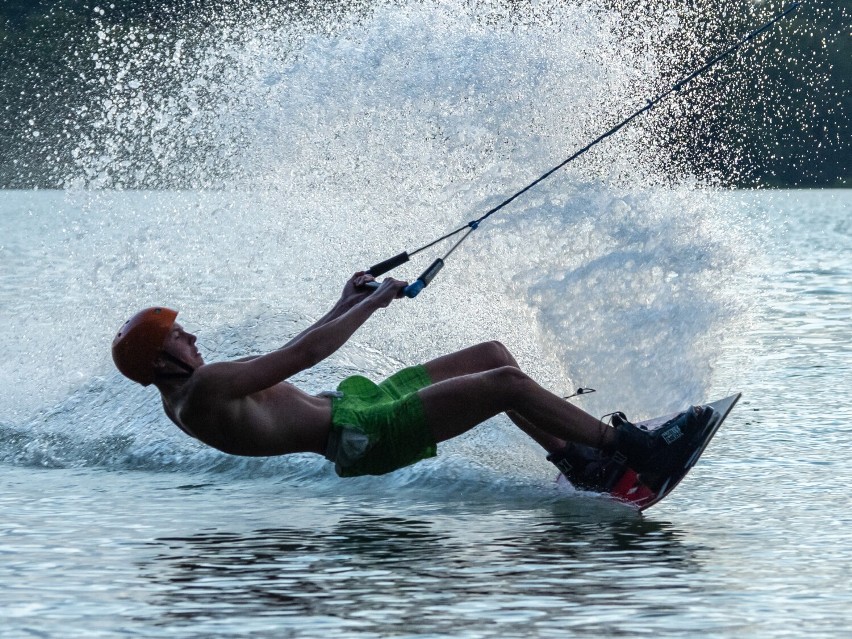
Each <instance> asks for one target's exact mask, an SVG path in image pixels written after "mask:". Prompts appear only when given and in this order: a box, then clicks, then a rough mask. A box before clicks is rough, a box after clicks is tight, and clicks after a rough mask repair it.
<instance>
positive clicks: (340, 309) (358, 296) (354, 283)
mask: <svg viewBox="0 0 852 639" xmlns="http://www.w3.org/2000/svg"><path fill="white" fill-rule="evenodd" d="M374 281H375V278H374V277H373V276H372V275H367V274H366V273H364V271H359V272H357V273H355V274H354V275H353V276H352V277H351V278H349V281H348V282H346V286H344V287H343V293H341V295H340V299H338V300H337V302H335V304H334V306H333V307H332V308H331V310H330V311H329V312H328V313H326V314H325V315H323V316H322V317H321V318H319V319H318V320H317V321H316V322H314V323H313V324H311V325H310V326H309V327H308V328H306V329H305V330H303V331H302V332H301V333H299V334H298V335H296V336H295V337H293V338H292V339H290V340H289V341H288V342H287V343H286V344H284V347H286V346H289V345H290V344H292V343H293V342H295V341H296V340H298V339H299V338H301V337H302V336H303V335H304V334H305V333H308V332H310V331H312V330H314V329H315V328H317V327H319V326H322V325H323V324H326V323H327V322H330V321H331V320H333V319H337V318H338V317H340V316H341V315H342V314H343V313H345V312H346V311H348V310H349V309H350V308H352V307H353V306H355V304H357V303H358V302H360V301H361V300H363V299H364V298H365V297H367V296H368V295H370V294H371V293H372V292H373V290H372V289H369V288H365V287H364V284H366V283H367V282H374ZM282 348H283V347H282ZM258 357H261V356H260V355H248V356H246V357H240V358H239V359H233V360H230V361H232V362H250V361H252V360H255V359H257V358H258Z"/></svg>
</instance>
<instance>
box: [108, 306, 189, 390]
mask: <svg viewBox="0 0 852 639" xmlns="http://www.w3.org/2000/svg"><path fill="white" fill-rule="evenodd" d="M176 317H177V311H173V310H172V309H170V308H163V307H159V306H155V307H152V308H146V309H145V310H144V311H139V312H138V313H136V315H134V316H133V317H131V318H130V319H129V320H127V321H126V322H125V323H124V326H122V327H121V330H119V331H118V335H116V336H115V339H114V340H113V341H112V361H114V362H115V365H116V367H117V368H118V370H119V371H121V373H122V374H123V375H124V376H125V377H129V378H130V379H132V380H133V381H134V382H138V383H140V384H142V385H143V386H148V385H149V384H151V383H152V382H153V381H154V378H155V377H156V375H155V373H154V362H155V361H156V360H157V356H158V355H159V354H160V351H161V350H162V348H163V343H164V342H165V341H166V337H168V335H169V331H170V330H171V329H172V326H173V325H174V323H175V318H176Z"/></svg>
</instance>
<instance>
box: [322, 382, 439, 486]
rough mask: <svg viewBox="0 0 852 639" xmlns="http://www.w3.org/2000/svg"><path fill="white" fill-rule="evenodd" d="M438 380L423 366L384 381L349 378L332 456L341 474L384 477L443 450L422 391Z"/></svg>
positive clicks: (336, 409)
mask: <svg viewBox="0 0 852 639" xmlns="http://www.w3.org/2000/svg"><path fill="white" fill-rule="evenodd" d="M431 383H432V379H431V378H430V377H429V373H428V372H427V371H426V368H425V367H423V366H412V367H410V368H404V369H403V370H401V371H399V372H398V373H396V374H395V375H392V376H391V377H389V378H388V379H386V380H385V381H383V382H382V383H380V384H375V383H373V382H371V381H370V380H369V379H367V378H366V377H362V376H361V375H353V376H352V377H347V378H346V379H344V380H343V381H342V382H341V383H340V385H339V386H338V387H337V393H336V394H335V395H336V396H335V397H333V398H332V400H331V401H332V405H331V406H332V408H331V432H330V434H329V438H328V448H327V450H326V454H325V456H326V458H327V459H328V460H330V461H333V462H334V470H335V471H336V472H337V474H338V475H340V476H341V477H356V476H358V475H384V474H385V473H389V472H392V471H394V470H397V469H399V468H403V467H404V466H408V465H410V464H413V463H415V462H418V461H420V460H422V459H428V458H429V457H434V456H435V455H436V454H437V446H436V444H435V438H434V437H433V436H432V433H431V432H430V430H429V428H428V426H427V425H426V415H425V412H424V410H423V402H422V401H421V399H420V397H419V396H418V395H417V391H418V390H420V389H421V388H424V387H426V386H429V385H430V384H431Z"/></svg>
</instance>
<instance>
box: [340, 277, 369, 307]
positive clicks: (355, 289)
mask: <svg viewBox="0 0 852 639" xmlns="http://www.w3.org/2000/svg"><path fill="white" fill-rule="evenodd" d="M374 281H375V278H374V277H373V276H372V275H367V274H366V273H365V272H364V271H358V272H357V273H355V274H354V275H353V276H352V277H350V278H349V281H348V282H346V285H345V286H344V287H343V293H342V294H341V296H340V304H342V305H343V307H344V308H351V307H353V306H355V304H357V303H358V302H360V301H361V300H363V299H365V298H366V297H369V296H370V295H371V294H372V293H373V289H371V288H367V287H366V286H364V285H365V284H367V283H368V282H374Z"/></svg>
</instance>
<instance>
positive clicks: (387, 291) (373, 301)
mask: <svg viewBox="0 0 852 639" xmlns="http://www.w3.org/2000/svg"><path fill="white" fill-rule="evenodd" d="M367 277H370V276H369V275H368V276H367ZM370 279H371V280H372V278H370ZM406 286H408V282H403V281H401V280H395V279H394V278H392V277H386V278H385V279H383V280H382V281H381V283H380V284H379V288H377V289H376V290H375V291H373V292H372V293H371V294H370V295H369V297H368V298H367V299H366V300H365V301H364V302H363V303H364V304H369V305H371V306H372V308H374V309H379V308H385V307H387V306H389V305H390V303H391V302H392V301H394V300H395V299H399V298H400V297H402V290H403V289H404V288H405V287H406Z"/></svg>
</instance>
